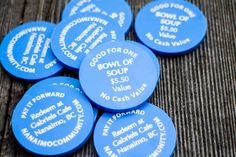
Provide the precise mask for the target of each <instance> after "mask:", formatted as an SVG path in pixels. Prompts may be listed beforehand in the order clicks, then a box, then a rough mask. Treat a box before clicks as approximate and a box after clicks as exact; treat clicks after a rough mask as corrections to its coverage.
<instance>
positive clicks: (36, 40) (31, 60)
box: [0, 22, 62, 81]
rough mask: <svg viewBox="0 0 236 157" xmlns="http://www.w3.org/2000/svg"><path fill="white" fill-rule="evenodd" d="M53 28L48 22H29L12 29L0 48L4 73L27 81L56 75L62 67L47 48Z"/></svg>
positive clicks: (48, 47)
mask: <svg viewBox="0 0 236 157" xmlns="http://www.w3.org/2000/svg"><path fill="white" fill-rule="evenodd" d="M54 27H55V25H54V24H51V23H48V22H30V23H26V24H23V25H21V26H18V27H17V28H15V29H13V30H12V31H11V32H10V33H9V34H8V35H7V36H6V37H5V38H4V40H3V42H2V45H1V48H0V52H1V56H0V57H1V62H2V65H3V67H4V69H5V70H6V71H7V72H9V73H10V74H11V75H13V76H15V77H17V78H20V79H25V80H30V81H36V80H41V79H44V78H47V77H50V76H52V75H54V74H56V73H58V72H59V71H60V70H61V69H62V66H61V65H60V64H59V63H58V61H57V59H56V58H55V57H54V56H53V53H52V50H51V47H50V43H51V34H52V31H53V30H54Z"/></svg>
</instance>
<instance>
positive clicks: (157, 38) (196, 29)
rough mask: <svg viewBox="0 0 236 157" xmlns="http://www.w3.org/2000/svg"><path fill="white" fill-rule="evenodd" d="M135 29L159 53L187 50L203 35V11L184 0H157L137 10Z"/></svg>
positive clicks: (143, 40) (204, 31)
mask: <svg viewBox="0 0 236 157" xmlns="http://www.w3.org/2000/svg"><path fill="white" fill-rule="evenodd" d="M135 31H136V34H137V36H138V38H139V39H140V40H141V42H143V43H144V44H145V45H147V46H149V47H150V48H152V49H153V50H155V51H156V53H157V54H159V55H163V56H177V55H183V54H186V53H188V52H191V51H192V50H194V49H195V48H197V47H198V46H199V44H200V43H201V42H202V40H203V39H204V37H205V35H206V31H207V21H206V18H205V16H204V15H203V13H202V12H201V11H200V10H199V9H198V8H197V7H196V6H194V5H193V4H191V3H189V2H187V1H176V0H158V1H152V2H150V3H149V4H147V5H146V6H145V7H144V8H143V9H141V11H140V12H139V13H138V15H137V17H136V21H135Z"/></svg>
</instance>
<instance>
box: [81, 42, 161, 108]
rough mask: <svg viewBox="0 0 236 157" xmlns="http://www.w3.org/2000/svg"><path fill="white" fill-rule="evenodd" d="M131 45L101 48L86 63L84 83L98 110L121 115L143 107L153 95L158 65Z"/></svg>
mask: <svg viewBox="0 0 236 157" xmlns="http://www.w3.org/2000/svg"><path fill="white" fill-rule="evenodd" d="M154 59H156V57H155V58H152V57H150V55H149V54H148V53H146V51H145V50H144V49H143V48H141V47H139V46H138V45H137V44H134V43H133V42H130V41H121V42H108V43H105V44H102V45H100V46H98V47H97V48H96V49H95V50H94V51H93V52H92V53H90V54H89V55H88V56H87V57H86V58H85V59H84V61H83V62H82V64H81V69H80V73H79V75H80V83H81V87H82V89H83V91H84V93H85V94H86V95H87V96H88V97H89V99H90V100H92V101H93V102H94V103H95V104H96V105H97V107H98V108H101V109H103V110H106V111H108V112H120V111H125V110H130V109H133V108H136V107H138V106H140V105H141V104H142V103H143V102H145V101H146V100H147V99H148V98H149V97H150V96H151V95H152V93H153V91H154V89H155V87H156V84H157V82H158V79H159V75H160V67H159V64H158V66H157V63H158V61H156V62H154Z"/></svg>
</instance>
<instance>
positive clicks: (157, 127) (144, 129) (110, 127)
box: [93, 103, 176, 157]
mask: <svg viewBox="0 0 236 157" xmlns="http://www.w3.org/2000/svg"><path fill="white" fill-rule="evenodd" d="M93 137H94V145H95V148H96V151H97V153H98V155H99V156H102V157H111V156H112V157H118V156H119V157H147V156H148V157H157V156H158V157H170V156H172V154H173V152H174V149H175V145H176V130H175V127H174V124H173V122H172V120H171V119H170V118H169V116H168V115H167V114H166V113H165V112H164V111H162V110H161V109H159V108H157V107H156V106H154V105H152V104H149V103H145V104H144V105H143V106H142V107H141V108H140V109H136V110H132V111H127V112H123V113H116V114H111V113H104V114H103V115H102V117H101V118H100V119H99V120H98V122H97V124H96V127H95V131H94V136H93Z"/></svg>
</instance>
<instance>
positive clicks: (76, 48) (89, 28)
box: [52, 13, 124, 70]
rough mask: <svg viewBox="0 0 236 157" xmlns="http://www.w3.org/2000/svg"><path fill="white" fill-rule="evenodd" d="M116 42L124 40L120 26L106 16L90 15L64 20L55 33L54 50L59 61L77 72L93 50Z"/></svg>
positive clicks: (53, 36) (53, 39)
mask: <svg viewBox="0 0 236 157" xmlns="http://www.w3.org/2000/svg"><path fill="white" fill-rule="evenodd" d="M115 40H124V34H123V33H122V31H121V28H120V27H119V26H118V24H116V23H114V22H113V20H112V19H111V18H109V17H107V16H105V15H100V14H94V13H88V14H82V15H76V16H72V17H70V18H67V19H65V20H63V21H62V22H61V23H60V24H59V25H58V26H57V27H56V28H55V30H54V32H53V35H52V49H53V52H54V55H55V56H56V57H57V58H58V60H59V61H61V62H62V63H63V64H65V65H66V66H67V67H69V68H71V69H72V70H76V69H79V67H80V64H81V62H82V60H83V59H84V57H85V56H86V55H87V54H89V53H90V51H91V50H93V49H94V48H95V47H97V46H98V45H99V44H101V43H105V42H107V41H115Z"/></svg>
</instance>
